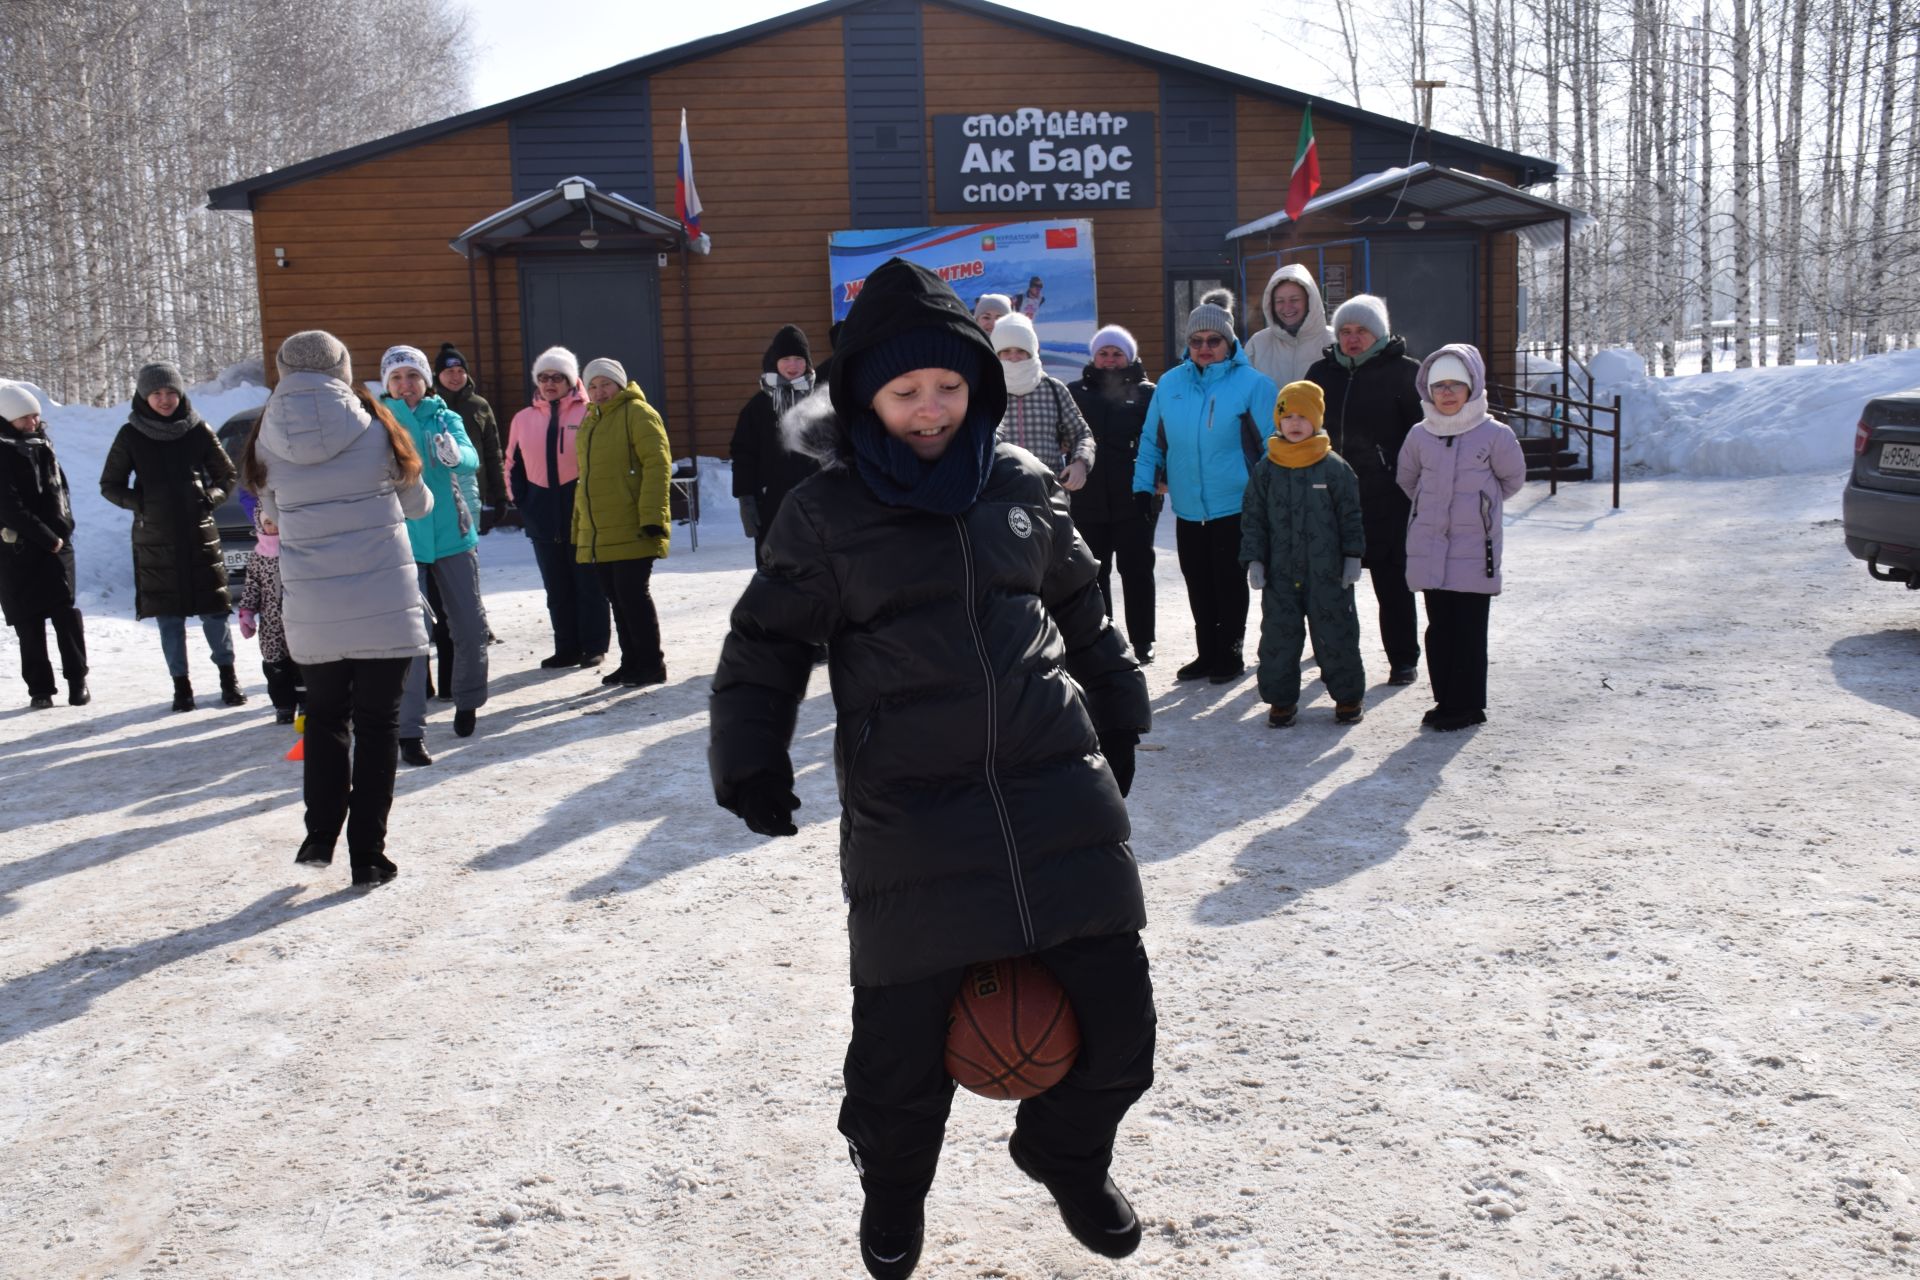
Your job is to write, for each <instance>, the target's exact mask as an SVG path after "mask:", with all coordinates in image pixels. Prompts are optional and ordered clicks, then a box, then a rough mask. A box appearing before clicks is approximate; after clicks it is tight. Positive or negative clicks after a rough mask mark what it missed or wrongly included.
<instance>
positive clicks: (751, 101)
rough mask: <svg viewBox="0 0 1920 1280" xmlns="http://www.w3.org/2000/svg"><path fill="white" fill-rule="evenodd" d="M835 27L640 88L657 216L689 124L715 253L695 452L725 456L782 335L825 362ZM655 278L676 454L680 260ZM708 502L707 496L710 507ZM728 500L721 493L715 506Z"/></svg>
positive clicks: (838, 73) (682, 434)
mask: <svg viewBox="0 0 1920 1280" xmlns="http://www.w3.org/2000/svg"><path fill="white" fill-rule="evenodd" d="M844 62H845V55H844V52H843V44H842V35H841V29H840V20H839V19H838V18H831V19H828V20H825V21H822V22H812V23H807V24H805V25H804V26H799V27H794V28H791V29H789V30H787V31H783V32H781V33H780V35H779V36H778V37H777V50H776V48H775V47H774V44H773V42H769V43H767V44H754V45H745V46H741V47H739V48H734V49H729V50H724V51H722V52H720V53H716V54H713V55H712V56H710V57H706V58H702V59H699V60H698V61H695V62H688V63H683V64H681V65H680V66H677V67H674V68H672V69H670V70H666V71H662V72H659V73H658V74H656V75H654V76H653V77H651V80H650V84H649V93H650V95H651V101H652V104H653V163H654V172H655V173H656V174H657V175H659V176H658V179H657V181H656V183H655V194H656V197H657V200H658V207H659V208H660V209H661V211H662V212H664V213H667V214H669V215H671V213H672V210H673V200H674V196H673V190H674V178H673V175H674V174H675V172H676V171H677V170H678V168H679V163H678V160H679V148H680V111H681V108H683V107H684V108H685V109H686V112H687V131H688V141H689V142H690V144H691V146H692V148H693V172H694V178H695V180H696V182H697V183H698V185H699V188H700V203H701V204H702V205H703V206H704V212H703V214H702V217H701V222H700V229H701V230H702V231H704V232H706V234H707V235H709V236H711V237H712V238H713V253H712V254H711V255H709V256H708V257H704V258H702V257H697V256H695V257H693V258H692V259H691V270H690V271H689V272H688V273H687V283H688V286H689V288H690V290H691V296H692V303H693V376H694V379H695V384H696V387H697V390H698V392H699V394H698V397H697V402H696V403H697V410H698V420H697V422H696V423H695V424H694V425H695V429H694V433H693V434H694V435H695V436H696V438H697V444H698V449H699V452H700V453H702V454H704V455H706V456H709V457H721V458H724V457H726V456H727V455H728V445H729V442H730V441H731V440H732V438H733V424H734V420H735V419H736V418H737V417H738V416H739V413H740V407H741V405H743V404H745V403H746V401H747V398H748V397H749V396H751V395H752V394H753V393H754V388H755V385H756V383H757V382H758V380H759V377H760V356H761V353H762V352H764V351H765V350H766V349H767V344H768V343H769V342H771V341H772V340H773V335H774V333H775V331H777V330H778V329H779V328H780V326H781V325H783V324H797V325H799V326H800V327H801V328H802V329H805V330H806V331H807V338H808V340H809V341H810V342H811V343H812V344H813V351H814V359H815V362H816V363H817V362H819V361H820V360H823V359H825V358H826V356H827V353H828V351H829V350H830V348H829V346H828V343H827V326H828V325H829V324H830V323H831V322H832V319H833V314H832V304H831V301H830V297H829V285H828V280H827V235H828V233H830V232H833V231H838V230H840V229H842V228H844V227H846V226H847V225H848V224H849V222H850V221H851V218H852V214H851V212H850V209H849V197H848V193H847V129H846V86H845V81H844V79H843V77H842V68H843V65H844ZM668 263H669V265H668V266H667V267H666V268H665V269H663V270H662V271H661V272H660V328H661V339H662V341H661V350H662V357H663V363H664V365H665V369H664V372H665V376H666V384H667V385H666V405H667V410H666V418H667V432H668V435H669V437H670V438H671V439H672V441H673V452H674V456H675V457H684V456H686V451H687V447H688V435H689V432H688V424H687V422H686V420H685V414H686V409H685V406H686V404H687V386H686V373H685V370H686V363H685V351H686V334H685V330H684V329H683V327H682V325H681V301H680V290H681V270H680V260H679V258H678V256H677V255H676V256H673V257H670V258H669V259H668ZM708 496H709V497H712V496H713V495H708ZM714 500H715V501H719V502H723V503H724V502H727V501H729V500H728V499H727V497H726V495H725V494H721V495H718V497H717V498H715V499H714Z"/></svg>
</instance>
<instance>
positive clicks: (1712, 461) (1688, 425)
mask: <svg viewBox="0 0 1920 1280" xmlns="http://www.w3.org/2000/svg"><path fill="white" fill-rule="evenodd" d="M1593 373H1594V392H1595V395H1594V398H1595V399H1596V400H1605V399H1608V398H1610V397H1611V396H1612V395H1613V394H1614V393H1615V392H1618V393H1619V395H1620V404H1621V411H1622V414H1623V417H1624V418H1625V421H1626V435H1625V439H1624V440H1623V442H1622V454H1621V456H1622V459H1623V461H1624V462H1625V464H1626V465H1627V467H1628V468H1629V469H1633V470H1644V471H1651V472H1667V473H1680V474H1685V475H1699V476H1770V475H1788V474H1795V473H1799V472H1806V471H1834V470H1838V469H1841V468H1844V467H1847V466H1849V465H1850V464H1851V462H1852V459H1853V432H1854V425H1855V424H1856V423H1857V422H1859V420H1860V409H1861V407H1862V406H1863V405H1864V404H1865V403H1866V402H1867V401H1868V400H1869V399H1871V398H1872V397H1873V396H1876V395H1884V394H1886V393H1887V392H1890V391H1900V390H1904V389H1906V388H1909V387H1915V386H1920V351H1899V352H1894V353H1892V354H1889V355H1883V356H1874V357H1872V358H1870V359H1866V360H1861V361H1858V362H1855V363H1853V364H1840V365H1831V364H1830V365H1796V366H1793V367H1790V368H1784V369H1783V368H1777V367H1775V368H1757V369H1735V370H1728V371H1725V372H1718V373H1696V374H1691V375H1687V376H1684V377H1675V378H1650V377H1648V376H1647V374H1646V370H1645V367H1644V365H1643V364H1642V362H1641V360H1640V358H1639V356H1637V355H1635V354H1634V353H1632V352H1630V351H1603V352H1601V353H1599V355H1597V356H1595V357H1594V361H1593ZM1598 443H1599V444H1600V446H1601V447H1600V448H1597V449H1596V450H1595V452H1596V453H1598V454H1601V455H1602V456H1601V457H1599V458H1597V459H1596V463H1598V464H1600V465H1599V466H1598V467H1597V468H1596V474H1602V473H1603V472H1604V464H1605V463H1606V462H1608V461H1609V459H1608V458H1607V457H1606V456H1605V455H1606V453H1607V447H1606V442H1605V441H1600V442H1598Z"/></svg>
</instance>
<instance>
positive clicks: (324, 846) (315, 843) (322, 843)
mask: <svg viewBox="0 0 1920 1280" xmlns="http://www.w3.org/2000/svg"><path fill="white" fill-rule="evenodd" d="M293 861H294V864H295V865H296V866H302V867H325V866H331V865H332V863H333V841H331V840H323V839H321V838H320V837H319V836H314V835H310V836H308V837H307V838H306V839H305V840H302V841H301V842H300V852H298V853H296V854H294V855H293Z"/></svg>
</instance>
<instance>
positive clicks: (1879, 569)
mask: <svg viewBox="0 0 1920 1280" xmlns="http://www.w3.org/2000/svg"><path fill="white" fill-rule="evenodd" d="M1840 523H1841V525H1842V527H1843V529H1844V531H1845V533H1846V535H1847V550H1848V551H1851V552H1852V553H1853V557H1854V559H1856V560H1865V561H1866V562H1867V572H1868V573H1871V574H1872V575H1873V576H1874V577H1876V578H1878V579H1880V580H1881V581H1882V582H1904V583H1906V584H1907V587H1908V588H1909V589H1911V590H1920V388H1915V389H1914V390H1912V391H1897V392H1895V393H1893V394H1892V395H1885V396H1875V397H1874V398H1873V399H1871V400H1869V401H1867V407H1866V408H1865V409H1864V410H1863V411H1862V412H1861V414H1860V425H1859V426H1858V427H1857V428H1855V430H1854V435H1853V475H1852V476H1851V477H1850V478H1849V479H1848V480H1847V489H1846V493H1845V494H1844V495H1843V496H1842V498H1841V500H1840Z"/></svg>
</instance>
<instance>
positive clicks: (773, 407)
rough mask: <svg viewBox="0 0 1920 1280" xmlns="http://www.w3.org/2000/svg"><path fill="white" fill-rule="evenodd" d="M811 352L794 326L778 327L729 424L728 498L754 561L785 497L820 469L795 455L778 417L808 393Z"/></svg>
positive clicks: (811, 379)
mask: <svg viewBox="0 0 1920 1280" xmlns="http://www.w3.org/2000/svg"><path fill="white" fill-rule="evenodd" d="M813 386H814V371H813V351H812V349H811V348H810V347H809V346H808V345H807V335H806V333H805V332H804V331H803V330H802V329H801V328H800V326H799V325H793V324H790V325H783V326H782V327H781V329H780V332H778V333H776V334H774V335H773V341H772V342H770V343H768V344H767V350H766V354H764V355H762V356H761V357H760V386H759V389H758V390H756V391H755V392H754V393H753V398H752V399H751V400H749V401H747V403H746V404H745V405H743V406H742V407H741V409H740V416H739V418H738V419H736V420H735V422H734V424H733V443H732V445H731V446H730V447H729V449H728V453H729V455H730V456H731V457H732V459H733V496H734V497H736V498H738V499H739V500H740V527H741V528H742V529H744V530H746V534H747V536H748V537H749V538H752V539H753V549H754V557H755V559H758V558H759V551H760V544H761V543H762V542H763V541H765V539H766V536H767V530H769V529H771V528H773V518H774V517H775V516H776V515H778V514H780V504H781V503H782V502H784V501H786V498H787V493H788V492H789V491H790V490H791V489H792V488H793V487H794V486H795V485H797V484H799V483H800V482H801V481H802V480H805V479H806V478H807V477H808V476H810V475H812V474H813V473H814V472H816V471H818V470H819V469H820V462H819V459H817V458H811V457H808V456H807V455H806V454H804V453H796V452H795V451H794V450H792V449H791V448H789V447H788V446H787V443H786V441H784V440H783V439H781V436H780V416H781V415H782V414H784V413H786V411H787V410H789V409H791V408H793V406H794V405H796V404H798V403H799V402H800V401H801V400H804V399H805V398H806V397H807V395H808V394H809V393H810V392H811V391H812V390H813Z"/></svg>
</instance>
